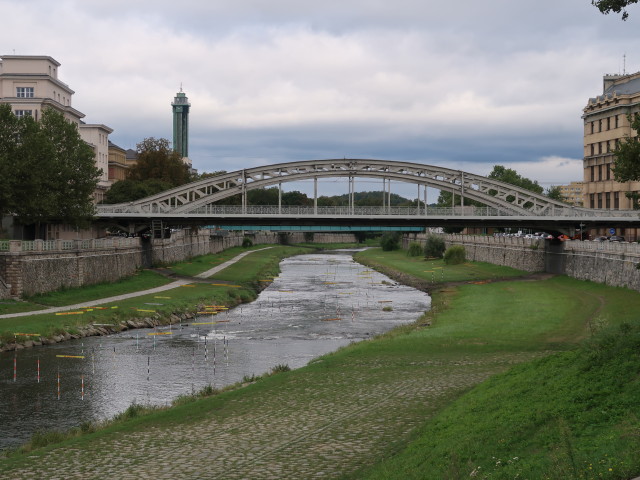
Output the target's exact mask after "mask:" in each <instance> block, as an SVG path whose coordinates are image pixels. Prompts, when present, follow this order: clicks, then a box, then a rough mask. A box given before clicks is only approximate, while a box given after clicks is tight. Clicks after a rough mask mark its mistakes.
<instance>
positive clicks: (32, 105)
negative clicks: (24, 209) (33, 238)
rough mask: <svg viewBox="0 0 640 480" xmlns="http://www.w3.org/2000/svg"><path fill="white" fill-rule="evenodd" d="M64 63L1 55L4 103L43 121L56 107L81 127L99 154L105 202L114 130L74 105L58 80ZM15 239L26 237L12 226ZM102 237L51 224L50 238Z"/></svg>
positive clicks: (100, 184)
mask: <svg viewBox="0 0 640 480" xmlns="http://www.w3.org/2000/svg"><path fill="white" fill-rule="evenodd" d="M59 67H60V63H59V62H58V61H56V60H55V59H53V58H51V57H49V56H45V55H3V56H0V103H6V104H9V105H11V108H12V109H13V112H14V113H15V114H16V115H17V116H19V117H22V116H25V115H29V116H32V117H33V118H34V119H35V120H40V118H42V111H43V110H44V109H46V108H53V109H55V110H57V111H58V112H61V113H62V114H63V115H64V117H65V118H66V119H67V120H68V121H70V122H73V123H75V124H77V125H78V133H79V134H80V137H81V138H82V139H83V140H84V141H85V142H87V143H88V144H89V145H91V146H92V147H93V149H94V152H95V163H96V167H97V168H99V169H100V170H102V173H101V176H100V178H99V180H98V185H97V188H96V191H95V194H94V198H95V200H96V202H99V201H100V200H102V198H103V196H104V193H105V192H106V191H107V189H108V188H109V186H110V185H111V182H110V181H109V134H111V133H112V132H113V130H112V129H111V128H109V127H107V126H106V125H102V124H88V123H85V122H84V121H83V120H82V119H83V118H84V117H85V115H84V113H82V112H80V111H78V110H76V109H75V108H73V106H72V97H73V95H74V93H75V92H74V91H73V90H72V89H71V88H69V85H67V84H66V83H64V82H62V81H60V80H59V78H58V69H59ZM12 229H13V234H12V236H13V237H14V238H24V235H26V234H25V233H24V229H22V230H20V231H18V229H17V227H15V226H12ZM96 235H99V232H98V231H97V230H96V229H92V230H85V231H78V230H77V229H76V228H74V227H71V226H68V225H48V226H47V238H51V239H54V238H62V239H64V238H80V237H95V236H96Z"/></svg>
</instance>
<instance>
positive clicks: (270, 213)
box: [97, 158, 639, 225]
mask: <svg viewBox="0 0 640 480" xmlns="http://www.w3.org/2000/svg"><path fill="white" fill-rule="evenodd" d="M336 177H342V178H348V180H349V206H348V207H318V180H319V179H324V178H336ZM357 178H374V179H379V180H381V182H382V185H383V192H384V195H383V202H382V203H383V205H382V207H379V206H378V207H356V206H355V205H354V194H355V184H356V179H357ZM301 180H313V181H314V205H313V207H291V206H289V207H283V206H282V205H281V193H282V188H281V187H282V184H283V183H288V182H296V181H301ZM391 181H399V182H404V183H410V184H415V185H417V194H418V195H417V197H418V202H417V207H405V208H404V209H402V208H398V207H391V202H390V199H391ZM274 185H277V186H279V192H280V195H279V204H278V205H277V206H271V207H260V206H250V205H248V204H247V192H248V191H250V190H255V189H261V188H265V187H270V186H274ZM428 187H429V188H434V189H438V190H443V191H447V192H451V193H452V194H453V195H454V196H456V195H457V196H459V198H460V199H461V206H457V207H454V208H449V209H445V210H448V211H447V212H445V211H444V210H443V209H435V208H428V206H427V188H428ZM236 195H239V196H240V197H241V199H242V201H241V205H239V206H234V205H219V204H217V202H219V201H220V200H223V199H225V198H229V197H232V196H236ZM467 199H470V200H476V201H478V202H480V203H482V204H484V205H486V207H481V208H478V207H470V206H466V207H465V200H467ZM421 203H422V204H421ZM456 203H457V202H456ZM331 208H333V210H331ZM328 209H329V210H331V211H329V210H328ZM302 210H304V212H303V211H302ZM97 213H98V216H99V217H102V218H104V219H109V218H112V219H115V218H119V219H136V218H138V219H141V220H142V219H147V220H149V219H154V218H162V219H172V221H173V222H174V223H175V221H176V220H178V219H185V220H186V219H189V220H190V221H191V222H192V223H195V222H196V221H197V220H198V219H201V220H202V221H203V222H205V221H206V220H207V219H208V220H213V219H223V218H224V219H225V220H227V221H228V220H232V219H233V218H236V219H238V218H240V217H244V219H245V220H247V221H251V220H252V219H255V218H261V219H266V218H268V217H274V218H275V217H280V218H281V219H284V220H283V221H290V220H287V219H286V218H285V217H287V216H289V217H291V218H298V219H300V218H301V217H305V218H306V219H307V221H308V222H313V218H314V217H315V218H316V219H322V218H323V217H324V219H336V218H337V217H341V218H342V220H343V221H344V222H350V221H352V220H357V221H364V220H366V219H367V218H368V219H372V218H378V220H379V222H380V223H382V222H383V220H384V219H385V218H386V219H387V220H389V219H391V217H394V218H395V219H396V220H399V218H398V217H399V216H402V217H404V218H405V219H408V218H410V217H411V218H413V221H414V222H415V220H416V218H423V219H424V218H427V217H432V216H435V217H441V218H442V219H443V220H446V219H447V218H448V217H449V218H450V217H457V218H458V220H462V218H461V217H468V220H473V219H474V218H475V220H478V218H479V217H483V218H486V217H493V218H496V217H501V221H500V223H505V221H507V218H506V217H511V218H512V219H513V220H515V221H517V220H524V219H527V220H528V221H529V223H538V224H539V223H540V222H533V221H534V220H536V219H537V220H541V219H543V218H546V219H549V218H550V217H554V218H556V219H563V220H565V221H570V222H575V223H578V222H583V221H585V222H588V219H591V220H593V219H594V218H596V217H598V218H599V223H601V224H605V223H611V222H615V221H622V222H624V223H626V224H628V225H629V224H630V223H637V222H638V221H639V218H638V212H633V211H616V212H613V211H609V210H602V211H599V210H595V209H586V208H579V207H572V206H568V205H567V204H565V203H562V202H559V201H556V200H552V199H550V198H548V197H546V196H544V195H540V194H536V193H534V192H531V191H529V190H525V189H523V188H520V187H516V186H514V185H511V184H508V183H504V182H500V181H497V180H494V179H491V178H487V177H483V176H481V175H476V174H473V173H469V172H464V171H461V170H453V169H449V168H445V167H439V166H434V165H425V164H420V163H411V162H397V161H390V160H368V159H347V158H344V159H329V160H308V161H299V162H289V163H280V164H274V165H266V166H260V167H255V168H249V169H242V170H237V171H235V172H230V173H225V174H221V175H218V176H215V177H210V178H206V179H203V180H199V181H197V182H193V183H190V184H186V185H183V186H180V187H177V188H174V189H171V190H167V191H165V192H162V193H159V194H157V195H153V196H150V197H146V198H143V199H141V200H137V201H135V202H130V203H121V204H115V205H99V206H98V207H97ZM356 217H360V218H356ZM472 217H474V218H472ZM349 219H351V220H349ZM432 220H433V219H432ZM239 221H242V219H240V220H239ZM480 221H482V219H481V218H480ZM387 223H389V222H387ZM395 223H396V224H398V223H402V222H398V221H396V222H395ZM589 223H591V224H593V222H589Z"/></svg>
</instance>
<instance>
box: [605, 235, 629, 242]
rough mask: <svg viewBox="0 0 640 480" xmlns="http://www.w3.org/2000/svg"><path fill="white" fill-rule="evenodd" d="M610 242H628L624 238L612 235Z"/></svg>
mask: <svg viewBox="0 0 640 480" xmlns="http://www.w3.org/2000/svg"><path fill="white" fill-rule="evenodd" d="M609 241H610V242H625V241H626V240H625V239H624V237H621V236H620V235H611V236H610V237H609Z"/></svg>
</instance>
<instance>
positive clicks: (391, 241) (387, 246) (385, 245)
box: [380, 232, 400, 252]
mask: <svg viewBox="0 0 640 480" xmlns="http://www.w3.org/2000/svg"><path fill="white" fill-rule="evenodd" d="M380 246H381V247H382V250H384V251H385V252H390V251H391V250H398V249H399V248H400V234H399V233H398V232H389V233H385V234H384V235H382V238H380Z"/></svg>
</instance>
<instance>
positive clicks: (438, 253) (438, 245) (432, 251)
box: [424, 235, 447, 258]
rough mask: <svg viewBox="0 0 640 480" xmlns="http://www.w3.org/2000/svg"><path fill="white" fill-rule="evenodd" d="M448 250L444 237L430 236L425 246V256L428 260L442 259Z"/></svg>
mask: <svg viewBox="0 0 640 480" xmlns="http://www.w3.org/2000/svg"><path fill="white" fill-rule="evenodd" d="M446 248H447V247H446V246H445V244H444V239H443V238H442V237H439V236H437V235H429V236H428V237H427V241H426V243H425V245H424V256H425V257H427V258H430V257H432V258H442V255H444V251H445V250H446Z"/></svg>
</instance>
